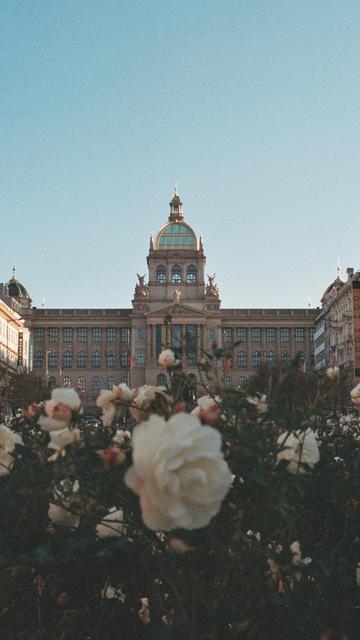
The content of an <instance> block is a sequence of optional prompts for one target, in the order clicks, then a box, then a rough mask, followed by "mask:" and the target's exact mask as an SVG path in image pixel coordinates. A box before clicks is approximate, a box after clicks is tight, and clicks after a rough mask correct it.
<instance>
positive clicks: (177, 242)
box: [155, 186, 198, 250]
mask: <svg viewBox="0 0 360 640" xmlns="http://www.w3.org/2000/svg"><path fill="white" fill-rule="evenodd" d="M155 248H156V249H160V250H162V249H195V250H196V249H197V248H198V242H197V238H196V235H195V233H194V231H193V230H192V228H191V227H189V225H188V224H186V223H185V222H184V214H183V203H182V202H181V199H180V196H179V192H178V188H177V186H176V187H175V193H174V196H173V199H172V200H171V201H170V215H169V222H167V223H166V224H165V225H164V226H163V227H161V229H160V231H159V232H158V234H157V236H156V240H155Z"/></svg>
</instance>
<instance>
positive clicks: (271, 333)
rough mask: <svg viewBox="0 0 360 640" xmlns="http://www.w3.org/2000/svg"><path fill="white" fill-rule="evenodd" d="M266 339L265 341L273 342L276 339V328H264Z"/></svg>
mask: <svg viewBox="0 0 360 640" xmlns="http://www.w3.org/2000/svg"><path fill="white" fill-rule="evenodd" d="M266 340H267V342H275V341H276V329H275V328H274V327H267V329H266Z"/></svg>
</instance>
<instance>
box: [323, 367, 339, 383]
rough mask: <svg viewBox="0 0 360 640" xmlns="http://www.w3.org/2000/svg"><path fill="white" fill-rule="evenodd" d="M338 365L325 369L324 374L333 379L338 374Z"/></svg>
mask: <svg viewBox="0 0 360 640" xmlns="http://www.w3.org/2000/svg"><path fill="white" fill-rule="evenodd" d="M339 371H340V370H339V367H329V368H328V369H326V375H327V377H328V378H330V380H335V378H337V377H338V375H339Z"/></svg>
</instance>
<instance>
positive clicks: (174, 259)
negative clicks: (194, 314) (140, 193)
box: [147, 187, 206, 308]
mask: <svg viewBox="0 0 360 640" xmlns="http://www.w3.org/2000/svg"><path fill="white" fill-rule="evenodd" d="M147 263H148V267H149V284H148V288H149V303H150V306H151V307H152V308H154V306H157V307H158V306H159V305H161V304H162V305H164V306H166V305H169V303H171V302H173V301H176V302H180V301H181V303H184V304H189V305H191V306H194V307H197V308H203V306H204V300H205V282H204V269H205V263H206V258H205V256H204V248H203V244H202V240H201V238H200V239H199V240H198V238H197V236H196V234H195V232H194V231H193V229H192V228H191V227H190V226H189V225H188V224H187V223H186V222H185V221H184V211H183V203H182V201H181V198H180V195H179V192H178V189H177V187H176V188H175V193H174V195H173V198H172V200H171V201H170V215H169V218H168V222H166V224H164V225H163V226H162V227H161V228H160V229H159V231H158V233H157V234H156V238H155V240H154V241H152V240H151V242H150V250H149V255H148V258H147Z"/></svg>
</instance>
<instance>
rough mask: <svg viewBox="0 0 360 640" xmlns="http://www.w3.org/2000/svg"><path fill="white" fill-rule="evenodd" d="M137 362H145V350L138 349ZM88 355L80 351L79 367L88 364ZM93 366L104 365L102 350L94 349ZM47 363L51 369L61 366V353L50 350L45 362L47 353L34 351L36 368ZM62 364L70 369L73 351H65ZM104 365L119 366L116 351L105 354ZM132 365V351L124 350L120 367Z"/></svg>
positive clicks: (77, 359) (77, 358)
mask: <svg viewBox="0 0 360 640" xmlns="http://www.w3.org/2000/svg"><path fill="white" fill-rule="evenodd" d="M136 358H137V363H138V364H140V365H142V364H145V352H144V351H138V352H137V354H136ZM88 360H90V359H88V356H87V353H85V351H79V353H78V354H77V357H76V364H77V366H78V367H81V368H84V367H87V366H88ZM90 362H91V366H92V367H94V368H96V367H101V366H103V358H102V355H101V353H100V351H94V353H93V354H92V357H91V360H90ZM44 364H46V366H47V367H49V369H54V368H56V367H58V366H59V354H58V352H57V351H49V352H48V353H47V362H46V363H45V355H44V353H43V352H42V351H36V352H35V353H34V367H35V368H36V369H42V368H43V367H44ZM62 366H63V368H64V369H70V368H71V367H72V366H73V355H72V353H71V351H65V352H64V353H63V357H62ZM104 366H106V367H116V366H117V356H116V354H115V353H107V354H106V355H105V361H104ZM129 366H130V351H122V352H121V353H120V367H129Z"/></svg>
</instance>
